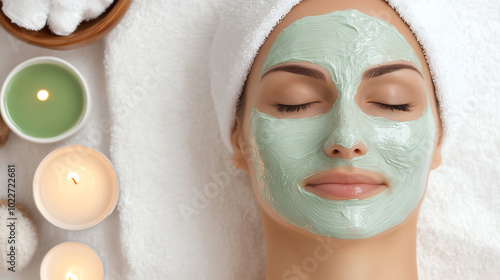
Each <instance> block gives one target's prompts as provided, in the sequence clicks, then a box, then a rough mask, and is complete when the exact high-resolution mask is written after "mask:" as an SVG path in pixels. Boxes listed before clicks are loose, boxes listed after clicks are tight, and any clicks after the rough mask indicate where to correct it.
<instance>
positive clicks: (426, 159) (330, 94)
mask: <svg viewBox="0 0 500 280" xmlns="http://www.w3.org/2000/svg"><path fill="white" fill-rule="evenodd" d="M314 2H318V3H319V4H323V5H326V6H332V3H329V2H325V3H323V2H322V1H308V2H304V3H302V4H300V5H299V6H297V7H296V8H295V9H294V10H292V12H291V13H290V14H289V15H288V16H287V17H286V18H285V21H284V22H282V24H283V23H287V21H288V22H290V21H291V22H293V23H292V24H288V25H287V28H286V29H285V30H283V26H282V24H280V26H278V28H276V29H275V30H274V31H273V33H272V34H271V36H270V37H269V39H268V40H267V41H266V44H264V45H263V47H262V49H261V50H260V51H259V55H258V57H257V58H256V61H255V63H254V65H253V68H252V71H251V73H250V76H249V79H248V81H247V89H246V93H245V94H246V96H245V98H246V99H245V102H244V108H243V110H244V111H243V117H242V118H241V119H240V120H239V123H238V129H237V130H236V131H235V132H234V133H233V137H232V139H233V141H232V142H233V148H234V151H235V153H234V156H233V158H234V161H235V164H236V165H238V166H241V168H243V169H246V170H247V171H248V172H249V174H250V177H251V179H252V185H253V188H254V191H255V193H256V196H257V198H258V201H259V203H260V206H261V207H262V209H263V210H264V211H265V212H266V214H268V215H269V216H270V217H272V218H273V219H275V220H276V221H277V222H280V223H281V224H284V225H286V226H288V227H291V228H294V229H297V230H299V231H305V232H308V233H313V234H315V235H321V236H327V237H333V238H339V239H362V238H370V237H372V236H375V235H377V234H379V233H382V232H385V231H388V230H389V229H392V228H394V227H395V226H397V225H399V224H401V223H402V222H404V220H405V219H407V218H408V217H409V216H411V215H412V213H413V212H415V211H417V210H416V209H418V207H419V204H420V202H421V200H422V197H423V194H424V192H425V187H426V184H427V178H428V173H429V170H430V169H431V168H435V167H436V166H437V165H439V161H440V156H439V142H440V141H439V139H440V131H441V130H440V124H439V120H438V118H437V110H436V103H435V98H434V94H433V91H432V84H431V83H430V79H429V78H426V77H428V76H429V75H428V70H427V67H423V66H426V64H425V60H424V61H422V59H423V57H422V56H420V57H419V53H420V54H421V50H420V48H419V47H418V49H415V46H414V45H413V46H412V44H411V40H408V39H407V38H405V35H404V32H401V31H400V30H398V29H396V28H395V27H394V26H393V25H391V24H388V23H387V22H385V21H383V20H381V19H379V18H377V17H374V16H372V15H369V14H366V13H362V12H360V11H359V10H344V11H338V10H336V9H333V10H334V12H329V13H327V14H324V12H323V13H321V14H322V15H316V14H315V13H312V15H313V16H310V17H304V16H305V15H307V14H308V13H309V14H311V13H310V12H311V10H310V9H309V7H308V6H307V5H308V4H312V3H314ZM318 3H316V5H314V6H313V7H314V8H318ZM374 3H378V4H379V5H380V4H382V3H379V2H377V1H375V2H373V1H372V3H370V5H372V4H374ZM370 5H366V4H364V5H363V8H367V7H368V6H370ZM374 5H375V6H376V5H377V4H374ZM381 7H383V8H386V9H387V7H384V6H383V5H382V6H381ZM327 8H332V7H327ZM372 8H373V7H372ZM297 10H298V11H297ZM301 11H302V13H301ZM323 11H325V9H323ZM326 11H328V9H326ZM330 11H331V9H330ZM377 11H380V9H379V10H377ZM391 11H392V10H391ZM370 12H371V13H373V10H371V11H370ZM386 15H387V14H386ZM289 17H291V18H292V19H290V18H289ZM294 17H296V18H294ZM397 19H399V17H398V18H397ZM403 31H406V30H404V29H403ZM276 33H277V34H279V36H277V34H276ZM402 33H403V35H402ZM410 39H413V37H411V38H410ZM413 40H414V39H413ZM269 44H270V45H269ZM417 46H418V44H417Z"/></svg>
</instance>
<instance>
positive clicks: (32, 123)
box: [4, 64, 85, 138]
mask: <svg viewBox="0 0 500 280" xmlns="http://www.w3.org/2000/svg"><path fill="white" fill-rule="evenodd" d="M40 90H46V91H47V92H48V93H49V96H48V98H47V99H46V100H45V101H41V100H39V98H38V96H37V93H38V92H39V91H40ZM4 101H5V104H6V106H5V107H6V113H7V115H8V116H9V117H10V120H11V121H12V123H13V124H14V125H15V126H16V127H17V128H18V129H19V130H20V131H21V132H22V133H24V134H26V135H29V136H32V137H36V138H51V137H55V136H58V135H61V134H63V133H64V132H66V131H68V130H69V129H71V128H72V127H73V126H74V125H76V124H77V122H78V120H79V119H80V116H81V115H82V113H83V110H84V104H85V97H84V90H83V87H82V85H81V84H80V81H79V80H78V79H77V77H75V75H74V74H72V73H71V72H70V71H69V70H67V69H65V68H63V67H61V66H59V65H55V64H36V65H32V66H28V67H26V68H24V69H23V70H21V71H19V72H18V73H17V74H16V75H15V76H14V77H13V78H12V79H11V80H10V82H9V84H8V86H7V90H6V95H5V100H4Z"/></svg>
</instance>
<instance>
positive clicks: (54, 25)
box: [18, 0, 88, 36]
mask: <svg viewBox="0 0 500 280" xmlns="http://www.w3.org/2000/svg"><path fill="white" fill-rule="evenodd" d="M18 1H19V0H18ZM87 2H88V0H52V4H51V8H50V13H49V18H48V20H47V24H48V25H49V28H50V30H51V31H52V32H54V34H57V35H60V36H68V35H69V34H71V33H73V32H74V31H75V30H76V28H77V27H78V25H79V24H80V22H82V20H83V11H84V8H85V7H86V4H87Z"/></svg>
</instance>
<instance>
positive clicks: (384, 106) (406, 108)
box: [371, 102, 411, 112]
mask: <svg viewBox="0 0 500 280" xmlns="http://www.w3.org/2000/svg"><path fill="white" fill-rule="evenodd" d="M371 103H373V104H375V105H376V106H378V107H380V108H382V109H384V110H390V111H403V112H410V111H411V106H410V104H398V105H389V104H384V103H378V102H371Z"/></svg>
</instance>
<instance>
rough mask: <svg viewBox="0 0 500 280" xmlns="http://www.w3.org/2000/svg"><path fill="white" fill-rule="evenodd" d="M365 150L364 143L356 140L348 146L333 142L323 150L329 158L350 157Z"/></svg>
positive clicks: (363, 152) (358, 154)
mask: <svg viewBox="0 0 500 280" xmlns="http://www.w3.org/2000/svg"><path fill="white" fill-rule="evenodd" d="M366 151H367V148H366V145H365V144H363V143H362V142H358V143H356V144H354V145H353V146H352V147H350V148H346V147H344V146H342V145H339V144H334V145H332V146H330V147H328V148H327V149H326V150H325V154H326V155H327V156H329V157H331V158H343V159H352V158H355V157H359V156H362V155H364V154H366Z"/></svg>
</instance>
